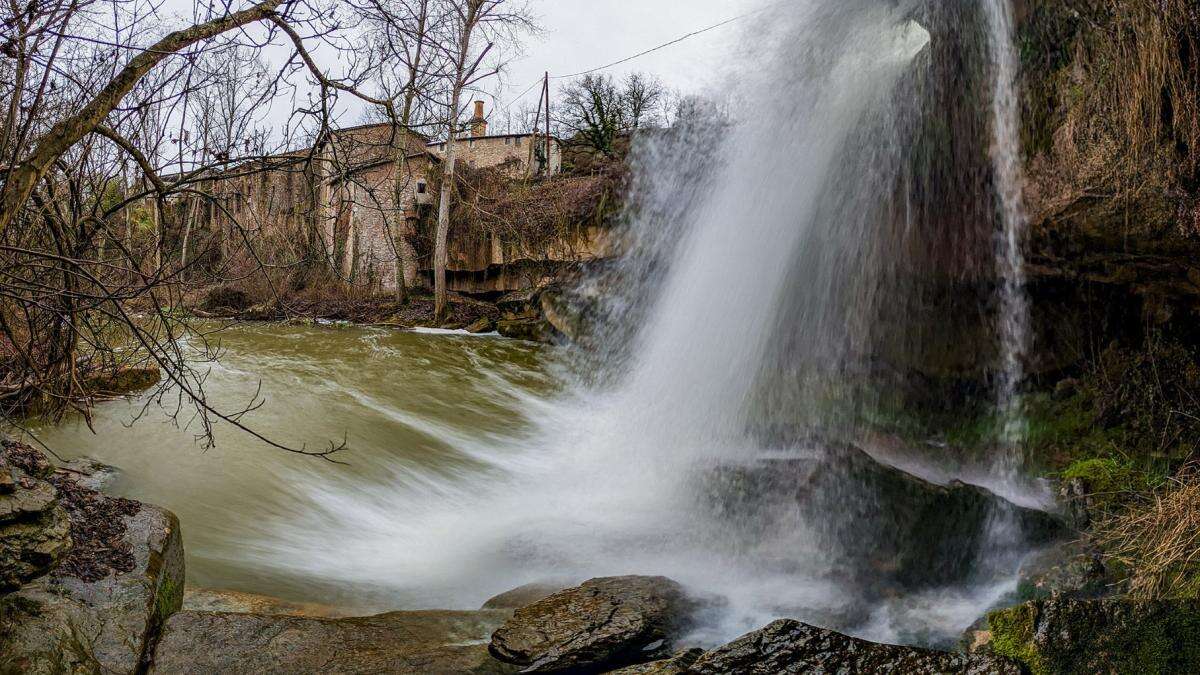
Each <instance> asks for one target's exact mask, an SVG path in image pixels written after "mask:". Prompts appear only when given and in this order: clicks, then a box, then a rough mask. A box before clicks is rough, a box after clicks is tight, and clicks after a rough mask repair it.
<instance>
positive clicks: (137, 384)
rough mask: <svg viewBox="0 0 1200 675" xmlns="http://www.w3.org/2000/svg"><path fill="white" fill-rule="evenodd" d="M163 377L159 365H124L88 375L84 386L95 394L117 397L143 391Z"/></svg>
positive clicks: (104, 396) (103, 396)
mask: <svg viewBox="0 0 1200 675" xmlns="http://www.w3.org/2000/svg"><path fill="white" fill-rule="evenodd" d="M161 379H162V373H160V372H159V369H158V366H157V365H145V366H122V367H120V368H117V369H116V370H113V371H102V372H97V373H96V374H94V375H92V376H90V377H88V378H87V379H86V380H85V381H84V388H85V389H86V390H87V391H88V392H90V393H91V394H92V395H94V396H99V397H102V398H115V397H117V396H127V395H131V394H138V393H141V392H143V391H145V390H147V389H149V388H150V387H153V386H154V385H156V384H158V383H159V381H160V380H161Z"/></svg>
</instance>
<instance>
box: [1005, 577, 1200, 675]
mask: <svg viewBox="0 0 1200 675" xmlns="http://www.w3.org/2000/svg"><path fill="white" fill-rule="evenodd" d="M988 628H989V629H990V633H991V635H990V641H989V643H988V645H987V648H988V649H990V650H991V651H992V652H994V653H997V654H1001V655H1003V656H1007V657H1009V658H1013V659H1016V660H1018V661H1021V662H1022V663H1024V664H1025V665H1026V666H1027V667H1028V668H1029V671H1030V672H1031V673H1032V674H1033V675H1052V674H1053V675H1074V674H1079V675H1084V674H1091V673H1180V674H1181V675H1182V674H1183V673H1196V672H1200V638H1197V631H1200V600H1158V601H1135V600H1128V599H1124V598H1108V599H1102V600H1080V599H1073V598H1068V597H1065V596H1055V597H1053V598H1050V599H1049V600H1039V601H1034V602H1027V603H1025V604H1023V605H1018V606H1016V607H1010V608H1008V609H1003V610H999V611H996V612H992V613H991V614H989V615H988Z"/></svg>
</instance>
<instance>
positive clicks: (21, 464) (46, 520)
mask: <svg viewBox="0 0 1200 675" xmlns="http://www.w3.org/2000/svg"><path fill="white" fill-rule="evenodd" d="M32 452H36V451H33V450H32V448H29V447H28V446H22V445H20V444H17V443H12V442H11V441H5V442H4V446H3V449H2V450H0V593H3V592H4V591H10V590H15V589H17V588H20V587H21V584H23V583H25V582H27V581H30V580H32V579H35V578H37V577H39V576H42V575H43V574H47V573H48V572H50V571H51V570H52V569H53V568H54V567H55V566H57V565H58V564H59V563H60V562H61V561H62V559H63V558H65V557H66V556H67V554H68V553H69V551H70V549H71V532H70V521H69V519H68V516H67V512H66V510H65V509H64V508H63V506H62V504H61V503H60V500H59V494H58V490H57V489H56V488H55V487H54V485H53V484H52V483H51V482H50V481H49V480H48V479H49V478H50V477H51V476H53V471H54V470H53V468H52V467H51V466H50V465H49V464H48V463H46V462H45V461H44V458H42V457H41V455H40V454H37V455H34V454H31V453H32ZM39 459H40V460H41V461H39Z"/></svg>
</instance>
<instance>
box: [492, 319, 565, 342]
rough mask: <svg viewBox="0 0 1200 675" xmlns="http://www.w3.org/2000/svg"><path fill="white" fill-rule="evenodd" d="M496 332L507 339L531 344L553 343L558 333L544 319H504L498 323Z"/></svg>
mask: <svg viewBox="0 0 1200 675" xmlns="http://www.w3.org/2000/svg"><path fill="white" fill-rule="evenodd" d="M496 331H497V332H498V333H500V334H501V335H503V336H504V337H506V338H512V339H514V340H527V341H529V342H543V343H547V344H549V343H553V342H554V341H555V337H556V335H557V332H556V331H555V330H554V326H551V325H550V324H549V323H547V322H546V321H545V320H544V319H541V318H533V319H502V320H500V321H498V322H496Z"/></svg>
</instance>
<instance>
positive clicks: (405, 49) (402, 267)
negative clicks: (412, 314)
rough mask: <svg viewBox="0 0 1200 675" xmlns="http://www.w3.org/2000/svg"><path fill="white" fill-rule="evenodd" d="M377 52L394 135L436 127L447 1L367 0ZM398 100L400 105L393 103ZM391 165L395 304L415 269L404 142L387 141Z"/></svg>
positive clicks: (386, 113) (390, 222) (384, 112)
mask: <svg viewBox="0 0 1200 675" xmlns="http://www.w3.org/2000/svg"><path fill="white" fill-rule="evenodd" d="M364 9H365V10H366V11H367V13H368V15H369V17H370V18H369V22H370V23H371V28H372V33H373V35H372V38H373V40H372V41H373V45H374V48H375V50H376V51H377V52H378V55H379V57H380V58H379V62H378V65H377V68H378V71H377V77H378V80H379V85H380V88H381V89H382V90H383V92H384V94H383V96H382V97H381V98H385V99H387V100H389V101H391V102H392V105H391V106H390V107H388V106H385V107H382V108H379V112H380V113H382V115H383V117H384V118H385V121H386V122H388V123H390V124H391V125H392V129H393V133H403V134H409V133H412V132H414V131H415V130H419V129H428V128H431V127H433V126H434V123H433V119H434V117H435V115H436V112H435V111H436V108H437V107H438V105H437V100H438V91H437V90H438V87H440V86H441V85H442V84H443V82H444V80H445V70H446V65H447V60H446V58H445V53H444V52H442V51H439V50H438V49H436V46H435V44H434V42H435V40H437V39H438V38H439V37H440V33H441V31H442V25H443V22H444V21H445V19H446V13H445V9H446V7H445V5H444V4H443V3H441V2H438V0H368V2H367V4H366V5H365V8H364ZM397 104H398V105H397ZM390 148H391V152H392V165H393V174H394V175H393V185H392V206H391V209H385V210H386V211H387V213H386V214H385V220H384V222H385V224H386V226H387V228H388V240H389V242H390V243H391V246H392V254H393V260H394V266H395V267H394V270H395V276H396V302H398V303H403V302H405V300H406V299H407V290H408V289H407V278H406V277H407V276H408V275H410V274H414V275H415V273H416V251H415V249H414V247H413V245H412V242H411V241H410V240H409V235H410V233H409V231H408V230H409V225H408V223H407V222H406V216H407V214H408V213H409V212H410V210H411V208H412V207H413V205H411V204H408V203H406V202H407V195H408V193H409V190H410V189H411V188H412V185H411V183H412V181H413V173H412V171H411V170H410V167H409V154H410V153H411V149H410V148H409V147H408V144H407V143H395V142H392V143H390Z"/></svg>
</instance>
